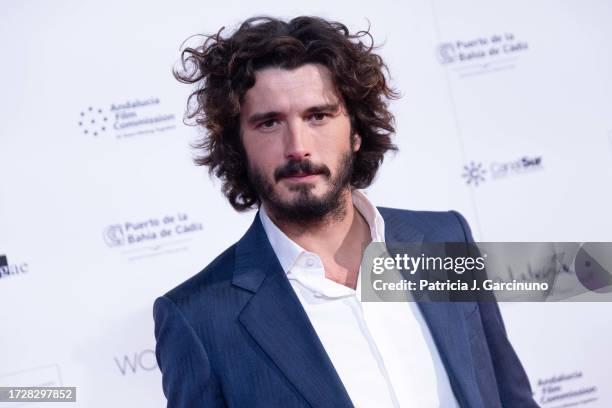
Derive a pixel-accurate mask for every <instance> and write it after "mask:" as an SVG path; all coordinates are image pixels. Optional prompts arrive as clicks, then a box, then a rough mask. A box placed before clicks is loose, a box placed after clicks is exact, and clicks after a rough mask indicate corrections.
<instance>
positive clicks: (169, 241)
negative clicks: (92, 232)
mask: <svg viewBox="0 0 612 408" xmlns="http://www.w3.org/2000/svg"><path fill="white" fill-rule="evenodd" d="M203 229H204V228H203V225H202V223H201V222H199V221H196V220H193V219H192V218H191V217H190V215H189V214H187V213H186V212H182V211H178V212H174V213H168V214H164V215H161V216H154V217H147V218H142V219H135V220H129V221H123V222H120V223H113V224H110V225H107V226H106V227H104V228H103V229H102V238H103V240H104V243H105V244H106V246H107V247H108V248H110V249H112V250H114V251H119V253H121V255H123V256H125V257H126V258H127V259H128V260H129V261H134V260H138V259H143V258H149V257H152V256H159V255H164V254H170V253H176V252H182V251H186V250H187V249H189V245H190V242H191V241H192V240H193V239H194V237H195V236H197V235H198V234H200V233H201V232H202V231H203Z"/></svg>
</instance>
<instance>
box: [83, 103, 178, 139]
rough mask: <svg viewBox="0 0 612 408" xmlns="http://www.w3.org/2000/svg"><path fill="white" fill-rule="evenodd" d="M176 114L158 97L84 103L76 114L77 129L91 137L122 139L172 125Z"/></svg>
mask: <svg viewBox="0 0 612 408" xmlns="http://www.w3.org/2000/svg"><path fill="white" fill-rule="evenodd" d="M176 121H177V116H176V115H175V114H174V113H173V112H168V110H167V109H165V108H164V105H163V104H162V103H161V101H160V99H159V98H156V97H151V98H146V99H129V100H125V101H121V102H117V103H111V104H110V105H104V106H102V105H86V106H84V107H83V109H81V110H80V111H79V113H78V116H77V129H78V130H79V132H80V133H81V134H82V135H84V136H88V137H93V138H100V139H103V138H109V137H111V138H114V139H126V138H131V137H135V136H143V135H151V134H156V133H162V132H166V131H169V130H172V129H175V128H176V125H177V124H176Z"/></svg>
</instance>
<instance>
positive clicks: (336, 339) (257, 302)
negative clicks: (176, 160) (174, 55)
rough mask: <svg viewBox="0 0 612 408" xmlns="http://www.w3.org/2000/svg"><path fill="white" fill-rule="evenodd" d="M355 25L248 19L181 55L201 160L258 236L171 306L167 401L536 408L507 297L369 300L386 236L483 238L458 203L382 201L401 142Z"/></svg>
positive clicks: (162, 304)
mask: <svg viewBox="0 0 612 408" xmlns="http://www.w3.org/2000/svg"><path fill="white" fill-rule="evenodd" d="M364 35H368V34H367V33H360V34H358V35H351V34H349V31H348V30H347V29H346V27H345V26H343V25H342V24H339V23H332V22H328V21H325V20H323V19H319V18H311V17H298V18H295V19H293V20H291V21H289V22H284V21H281V20H277V19H272V18H254V19H250V20H247V21H246V22H245V23H243V24H242V25H241V26H240V27H239V29H238V30H237V31H236V32H234V33H233V34H232V35H231V36H229V37H222V36H221V34H220V32H219V33H217V34H216V35H213V36H209V37H207V40H206V41H205V42H204V44H203V45H202V46H201V47H199V48H197V49H190V48H188V49H186V50H185V51H184V52H183V68H184V69H183V70H182V71H180V72H175V75H176V76H177V78H178V79H179V80H181V81H183V82H186V83H197V84H198V85H199V86H198V88H197V90H196V91H195V92H194V94H193V95H192V97H193V98H195V101H196V102H197V103H196V104H195V105H193V104H192V105H190V106H195V109H194V110H193V111H191V112H190V113H188V116H189V117H192V118H196V120H197V122H198V123H199V124H201V125H203V126H204V127H205V128H206V130H207V134H206V136H205V138H204V139H203V141H202V143H201V144H200V145H199V148H200V149H201V151H202V153H203V155H202V156H201V157H200V158H198V159H197V162H198V163H199V164H201V165H206V166H208V167H209V170H210V171H211V172H212V173H214V174H215V175H216V176H217V177H219V178H220V179H221V180H222V181H223V192H224V193H225V195H226V196H227V198H228V200H229V201H230V203H231V204H232V205H233V207H234V208H236V209H237V210H246V209H249V208H253V207H259V211H258V214H257V215H256V216H255V219H254V221H253V223H252V225H251V227H250V228H249V230H248V231H247V232H246V234H245V235H244V236H243V237H242V238H241V239H240V240H239V241H238V242H237V243H236V244H234V245H232V246H231V247H230V248H228V249H227V250H226V251H225V252H223V253H222V254H221V255H219V256H218V257H217V258H216V259H215V260H214V261H213V262H212V263H211V264H210V265H208V266H207V267H206V268H205V269H204V270H203V271H202V272H200V273H199V274H197V275H195V276H194V277H192V278H191V279H189V280H187V281H186V282H184V283H183V284H181V285H179V286H178V287H176V288H174V289H173V290H171V291H169V292H168V293H166V294H165V295H164V296H162V297H160V298H158V299H157V300H156V302H155V306H154V318H155V336H156V340H157V347H156V355H157V360H158V363H159V367H160V369H161V371H162V373H163V390H164V393H165V395H166V397H167V399H168V406H169V407H196V406H198V407H199V406H202V407H214V406H231V407H307V406H312V407H349V406H360V407H394V406H395V407H397V406H406V407H408V406H415V407H429V406H432V407H433V406H441V407H457V406H461V407H501V406H504V407H532V406H536V404H535V403H534V402H533V399H532V394H531V390H530V387H529V383H528V380H527V377H526V375H525V372H524V370H523V368H522V366H521V364H520V362H519V360H518V358H517V356H516V354H515V352H514V351H513V349H512V346H511V345H510V343H509V342H508V339H507V337H506V333H505V329H504V326H503V322H502V319H501V315H500V313H499V310H498V308H497V305H496V304H495V303H484V302H483V303H480V304H479V303H476V302H461V303H448V302H447V303H442V302H440V303H433V302H432V303H427V304H426V303H422V304H421V303H419V304H418V306H417V305H416V304H415V303H409V302H404V303H379V304H371V303H365V302H364V303H361V302H360V299H359V290H358V289H359V284H360V282H359V281H360V273H359V272H360V262H361V258H362V255H363V252H364V249H365V247H366V246H367V245H368V244H369V243H370V242H372V241H374V242H376V241H378V242H384V241H393V242H426V241H429V242H444V241H460V242H467V241H471V240H472V237H471V234H470V230H469V227H468V226H467V224H466V222H465V220H464V219H463V217H462V216H461V215H459V214H458V213H456V212H447V213H433V212H413V211H405V210H396V209H389V208H376V207H375V206H373V205H372V204H371V203H370V201H369V200H368V198H367V197H366V196H365V195H364V194H363V193H361V192H360V191H359V190H358V189H360V188H364V187H367V186H368V185H370V183H371V182H372V180H373V178H374V176H375V174H376V171H377V169H378V167H379V165H380V164H381V163H382V160H383V156H384V154H385V152H387V151H388V150H395V149H396V148H395V146H394V145H393V144H392V142H391V139H390V136H391V134H392V133H393V131H394V128H393V116H392V115H391V113H390V112H389V111H388V110H387V100H388V99H390V98H394V97H395V96H396V94H395V93H394V91H393V90H392V89H391V88H390V87H389V86H388V84H387V82H386V80H385V75H384V74H383V71H384V69H385V65H384V64H383V62H382V60H381V58H380V57H379V56H378V55H376V54H375V53H373V47H371V46H366V45H364V44H363V43H362V42H361V38H362V37H363V36H364Z"/></svg>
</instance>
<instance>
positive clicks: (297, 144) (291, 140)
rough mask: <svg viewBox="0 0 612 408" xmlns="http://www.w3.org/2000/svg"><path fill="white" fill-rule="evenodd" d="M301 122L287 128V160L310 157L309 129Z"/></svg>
mask: <svg viewBox="0 0 612 408" xmlns="http://www.w3.org/2000/svg"><path fill="white" fill-rule="evenodd" d="M301 122H302V121H294V122H291V123H289V126H287V134H286V135H285V158H287V159H290V160H302V159H304V158H307V157H310V154H311V151H310V149H311V145H310V135H309V132H308V127H307V126H306V124H304V123H301Z"/></svg>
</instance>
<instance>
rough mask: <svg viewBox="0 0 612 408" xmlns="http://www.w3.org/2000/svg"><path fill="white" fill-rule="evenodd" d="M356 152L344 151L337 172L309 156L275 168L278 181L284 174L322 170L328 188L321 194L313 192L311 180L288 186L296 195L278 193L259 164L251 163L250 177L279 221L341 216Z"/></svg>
mask: <svg viewBox="0 0 612 408" xmlns="http://www.w3.org/2000/svg"><path fill="white" fill-rule="evenodd" d="M354 160H355V156H354V153H353V151H351V150H349V151H347V152H346V153H344V154H343V155H342V157H341V158H340V163H339V164H338V168H337V171H336V174H335V176H333V177H332V175H331V171H330V170H329V168H328V167H327V166H325V165H324V164H322V165H314V164H313V163H312V162H311V161H310V160H308V159H305V160H299V161H298V160H291V161H289V162H288V163H287V164H285V165H283V166H281V167H279V168H277V169H276V171H275V172H274V181H275V183H278V182H279V181H280V180H282V179H283V178H285V177H291V176H293V175H295V174H298V173H305V174H319V175H321V176H323V177H324V178H325V179H326V180H327V183H328V186H329V187H328V190H327V191H326V192H325V193H324V194H323V195H322V196H320V197H317V196H316V195H315V194H313V192H312V190H313V189H314V188H315V185H314V184H311V183H306V182H304V183H299V184H295V185H292V186H290V187H289V189H290V191H293V192H295V193H296V194H295V195H296V196H295V197H293V198H290V199H285V200H284V199H282V198H281V197H279V195H278V193H277V191H276V190H275V188H274V184H273V183H272V182H271V181H270V180H269V179H267V178H266V177H265V175H264V174H263V172H261V171H260V170H259V169H258V168H256V167H252V166H250V165H249V180H250V182H251V185H252V187H253V188H254V189H255V191H256V192H257V194H258V196H259V199H260V200H261V201H262V202H263V203H265V204H266V209H268V210H269V211H270V213H271V215H272V216H273V217H274V218H276V219H277V220H278V221H280V222H284V223H290V224H293V225H297V226H301V227H306V226H309V225H314V224H320V223H322V222H325V221H328V220H342V219H343V218H344V216H345V214H346V204H345V200H343V197H342V194H343V193H344V191H345V190H346V189H347V187H348V186H349V184H350V181H351V176H352V174H353V164H354Z"/></svg>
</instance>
